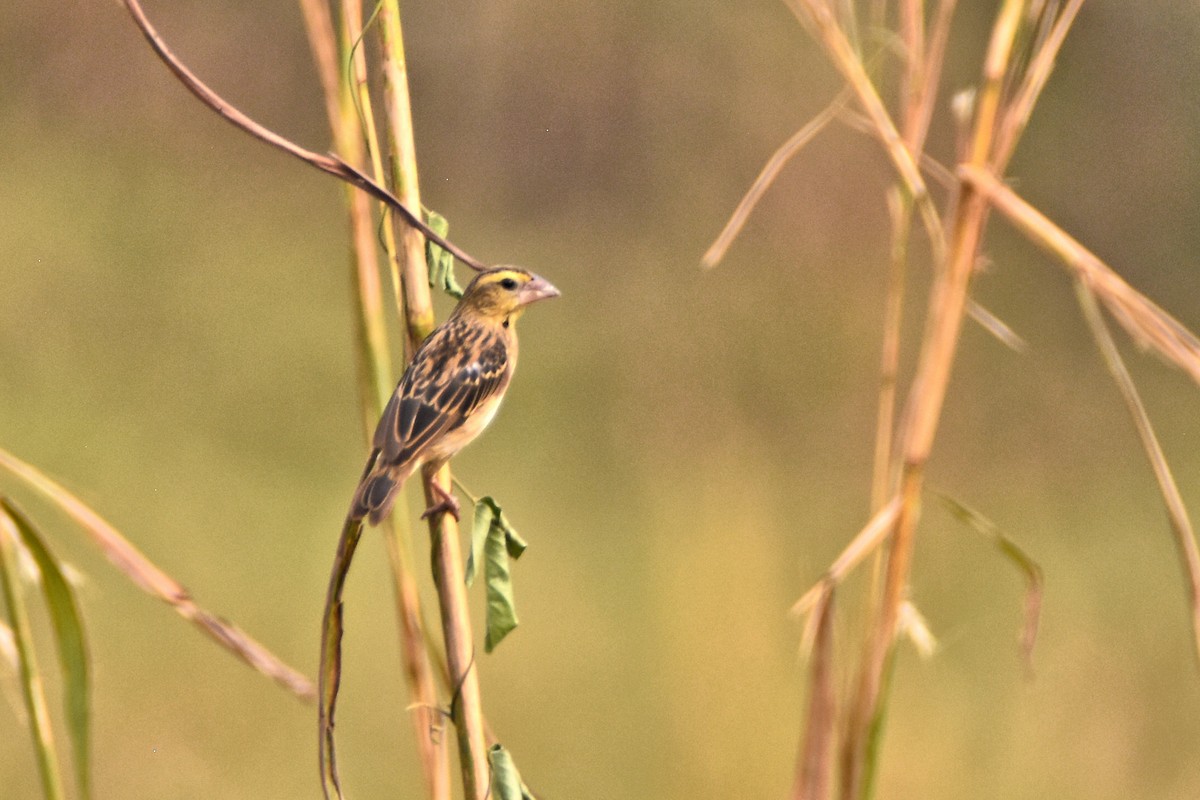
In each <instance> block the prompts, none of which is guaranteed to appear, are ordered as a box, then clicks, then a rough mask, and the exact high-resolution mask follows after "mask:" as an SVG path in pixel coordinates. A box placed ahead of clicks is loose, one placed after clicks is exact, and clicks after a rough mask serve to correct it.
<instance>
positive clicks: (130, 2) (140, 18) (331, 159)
mask: <svg viewBox="0 0 1200 800" xmlns="http://www.w3.org/2000/svg"><path fill="white" fill-rule="evenodd" d="M122 2H123V3H124V4H125V8H126V9H127V10H128V11H129V15H130V16H131V17H132V18H133V21H134V23H135V24H136V25H137V26H138V28H139V29H140V30H141V31H142V35H143V36H144V37H145V38H146V41H147V42H149V44H150V47H151V49H153V50H154V52H155V53H156V54H157V55H158V57H159V59H160V60H161V61H162V62H163V63H164V64H166V66H167V68H168V69H170V70H171V72H172V73H174V75H175V77H176V78H178V79H179V81H180V83H182V84H183V85H184V87H185V88H186V89H187V90H188V91H190V92H191V93H192V94H193V95H195V96H196V98H197V99H199V100H200V102H202V103H204V105H206V106H208V107H209V108H211V109H212V110H213V111H215V112H217V113H218V114H220V115H221V116H222V117H224V118H225V119H226V120H228V121H229V122H230V123H232V124H233V125H234V126H235V127H237V128H239V129H241V130H243V131H245V132H246V133H248V134H250V135H251V136H253V137H254V138H256V139H258V140H260V141H262V142H266V143H267V144H269V145H271V146H272V147H275V148H277V149H279V150H282V151H283V152H285V153H287V154H289V155H292V156H295V157H296V158H299V159H300V160H301V161H303V162H305V163H306V164H308V165H310V166H312V167H315V168H317V169H319V170H321V171H322V172H326V173H328V174H330V175H333V176H334V177H336V178H338V179H340V180H343V181H345V182H346V183H349V184H351V185H352V186H356V187H358V188H359V189H361V190H363V191H364V192H366V193H367V194H369V195H371V196H372V197H374V198H375V199H377V200H380V201H382V202H384V203H387V204H388V206H389V207H390V208H392V209H394V210H395V211H397V212H398V213H399V214H400V215H401V216H403V217H404V218H405V219H406V220H407V221H408V223H409V224H410V225H412V226H413V227H415V228H417V229H418V230H420V231H421V233H423V234H424V235H425V237H426V238H427V239H429V240H431V241H433V242H435V243H437V245H438V246H439V247H441V248H443V249H444V250H446V251H447V252H449V253H451V254H453V255H454V257H455V258H457V259H458V260H459V261H461V262H462V263H464V264H466V265H467V266H469V267H470V268H471V269H474V270H482V269H486V268H487V265H486V264H484V263H483V262H482V261H480V260H478V259H477V258H475V257H473V256H471V255H469V254H468V253H467V252H466V251H465V250H463V249H462V248H460V247H459V246H458V245H456V244H454V243H452V242H449V241H447V240H446V239H444V238H443V237H441V236H439V235H438V234H437V232H436V231H434V230H433V229H432V228H430V227H429V226H428V225H426V224H425V221H424V220H422V219H421V217H420V209H417V210H416V211H412V210H410V209H408V208H407V207H406V206H405V205H404V204H403V203H401V202H400V201H399V200H398V199H397V198H396V197H395V196H394V195H393V194H392V193H391V192H389V191H388V190H386V189H384V188H383V187H382V186H380V185H379V184H378V183H376V182H375V181H373V180H371V179H370V178H368V177H367V176H366V175H364V174H363V173H362V171H361V170H358V169H356V168H355V167H353V166H351V165H350V164H348V163H346V162H345V161H344V160H342V159H341V158H340V157H338V156H336V155H322V154H321V153H314V152H313V151H311V150H306V149H305V148H303V147H301V146H300V145H298V144H296V143H295V142H293V141H291V140H290V139H286V138H284V137H283V136H280V135H279V134H277V133H275V132H274V131H272V130H270V129H268V128H265V127H263V126H262V125H260V124H258V123H257V122H255V121H254V120H252V119H251V118H250V117H248V116H246V115H245V114H243V113H242V112H241V111H239V110H238V109H237V108H236V107H235V106H233V105H231V104H230V103H228V102H227V101H226V100H225V99H224V98H222V97H221V96H220V95H218V94H217V93H216V92H214V91H213V90H212V89H211V88H209V86H208V85H207V84H205V83H204V82H203V81H201V80H200V79H199V78H197V77H196V75H195V74H194V73H193V72H192V71H191V70H189V69H188V68H187V67H186V66H184V65H183V62H181V61H180V60H179V59H178V58H176V56H175V54H174V53H173V52H171V50H170V48H168V47H167V45H166V43H165V42H164V41H163V40H162V37H160V36H159V35H158V31H157V30H155V28H154V26H153V25H151V24H150V20H149V19H147V18H146V14H145V12H143V11H142V7H141V5H140V4H139V3H138V1H137V0H122Z"/></svg>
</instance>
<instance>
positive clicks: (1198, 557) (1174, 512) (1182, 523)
mask: <svg viewBox="0 0 1200 800" xmlns="http://www.w3.org/2000/svg"><path fill="white" fill-rule="evenodd" d="M1075 291H1076V294H1077V295H1078V297H1079V305H1080V307H1081V308H1082V309H1083V315H1084V318H1085V319H1086V320H1087V323H1088V328H1089V329H1090V330H1091V332H1092V336H1093V338H1095V340H1096V346H1097V347H1098V348H1099V349H1100V354H1101V355H1102V356H1103V357H1104V363H1105V365H1106V366H1107V367H1108V371H1109V372H1110V373H1111V374H1112V376H1113V380H1114V381H1115V382H1116V384H1117V388H1118V389H1119V390H1120V391H1121V397H1122V399H1124V401H1125V406H1126V408H1128V409H1129V415H1130V416H1131V417H1132V418H1133V424H1134V427H1135V428H1137V432H1138V438H1140V439H1141V440H1142V447H1143V448H1144V449H1145V451H1146V457H1147V458H1148V459H1150V466H1151V468H1152V469H1153V470H1154V477H1155V479H1156V480H1157V481H1158V488H1159V491H1160V492H1162V497H1163V502H1164V503H1165V504H1166V507H1167V517H1168V518H1169V519H1170V521H1171V531H1172V532H1173V533H1174V534H1175V544H1176V546H1177V547H1178V548H1179V561H1180V564H1181V565H1182V567H1183V574H1184V578H1185V580H1187V582H1188V594H1189V601H1190V605H1191V612H1192V639H1193V642H1194V644H1195V647H1196V657H1197V659H1198V663H1200V552H1198V551H1197V548H1196V534H1195V531H1193V530H1192V523H1191V520H1190V518H1189V517H1188V512H1187V507H1186V506H1185V505H1184V503H1183V496H1182V495H1181V494H1180V493H1179V487H1178V486H1177V485H1176V484H1175V478H1174V477H1173V476H1172V475H1171V466H1170V465H1169V464H1168V463H1167V458H1166V456H1165V455H1163V451H1162V446H1161V445H1160V444H1159V443H1158V436H1156V435H1155V433H1154V427H1153V426H1152V425H1151V424H1150V417H1149V415H1147V414H1146V408H1145V406H1143V405H1142V399H1141V397H1140V396H1139V395H1138V391H1137V386H1136V385H1135V384H1134V382H1133V378H1132V377H1131V376H1130V374H1129V370H1128V369H1126V367H1125V362H1124V361H1123V360H1122V358H1121V354H1120V352H1119V351H1118V350H1117V345H1116V343H1115V342H1113V338H1112V334H1110V333H1109V331H1108V326H1107V325H1105V324H1104V317H1103V316H1101V314H1100V308H1099V306H1098V305H1097V304H1096V296H1095V295H1094V294H1093V293H1092V290H1091V288H1090V287H1089V286H1088V285H1087V284H1086V283H1084V282H1083V281H1081V280H1077V281H1076V282H1075Z"/></svg>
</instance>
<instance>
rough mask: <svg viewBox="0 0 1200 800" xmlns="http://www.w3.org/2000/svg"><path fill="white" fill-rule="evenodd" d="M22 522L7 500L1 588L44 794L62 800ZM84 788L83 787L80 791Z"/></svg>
mask: <svg viewBox="0 0 1200 800" xmlns="http://www.w3.org/2000/svg"><path fill="white" fill-rule="evenodd" d="M22 523H26V525H25V526H24V527H29V526H28V525H27V521H26V520H24V518H22V519H21V521H20V522H18V520H17V518H16V517H14V516H13V515H12V512H11V506H10V505H9V504H8V502H7V501H4V502H3V509H2V510H0V588H2V589H3V593H4V602H5V605H6V606H7V607H8V617H9V622H10V623H11V625H12V632H13V643H14V644H15V645H16V650H17V664H18V667H19V669H18V672H19V673H20V679H21V693H22V695H23V697H24V699H25V710H26V712H27V713H28V714H29V732H30V734H31V735H32V736H33V747H34V752H35V754H36V755H37V762H38V772H39V774H40V775H41V778H42V793H43V795H44V796H45V797H46V798H47V800H59V799H60V798H63V797H65V794H64V792H63V781H62V775H61V772H60V770H59V766H58V754H57V753H56V752H55V750H54V732H53V730H52V728H51V725H50V710H49V708H48V707H47V704H46V693H45V690H44V689H43V681H42V672H41V670H40V669H39V667H38V663H37V654H36V652H35V649H34V644H33V630H32V627H31V626H30V623H29V611H28V609H27V608H26V606H25V600H24V597H23V596H22V594H21V577H20V568H19V566H18V564H17V561H18V553H19V550H18V545H17V542H18V539H20V540H22V541H23V540H24V539H25V531H24V530H23V529H22V528H23V526H22ZM30 530H32V528H30ZM35 538H36V534H35ZM46 583H48V581H47V580H43V585H45V584H46ZM82 788H83V787H82V786H81V791H82Z"/></svg>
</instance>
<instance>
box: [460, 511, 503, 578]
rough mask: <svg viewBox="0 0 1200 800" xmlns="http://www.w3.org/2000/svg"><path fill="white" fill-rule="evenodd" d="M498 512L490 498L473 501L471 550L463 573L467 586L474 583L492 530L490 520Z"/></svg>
mask: <svg viewBox="0 0 1200 800" xmlns="http://www.w3.org/2000/svg"><path fill="white" fill-rule="evenodd" d="M499 511H500V507H499V506H497V505H496V501H495V500H493V499H492V498H490V497H481V498H480V499H478V500H476V501H475V514H474V517H473V519H472V522H471V550H470V552H469V553H467V568H466V571H465V577H466V579H467V586H471V585H472V584H474V583H475V571H476V565H477V564H478V563H479V559H480V557H481V556H482V555H483V545H484V542H485V541H487V537H488V533H489V532H490V531H491V529H492V520H493V519H494V518H495V516H496V514H497V513H498V512H499Z"/></svg>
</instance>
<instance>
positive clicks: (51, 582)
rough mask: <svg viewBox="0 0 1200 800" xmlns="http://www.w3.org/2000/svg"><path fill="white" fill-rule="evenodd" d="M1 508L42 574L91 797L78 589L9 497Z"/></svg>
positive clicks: (71, 725) (70, 730)
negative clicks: (69, 580)
mask: <svg viewBox="0 0 1200 800" xmlns="http://www.w3.org/2000/svg"><path fill="white" fill-rule="evenodd" d="M0 507H2V508H3V510H4V513H5V514H6V515H7V516H8V518H9V519H10V520H11V521H12V522H13V524H14V526H15V528H16V531H17V533H18V534H20V537H21V543H22V544H23V545H24V546H25V550H26V551H27V552H28V553H29V554H30V555H32V556H33V560H34V561H35V562H36V563H37V567H38V572H39V573H40V574H41V584H42V595H43V597H44V598H45V601H46V608H47V609H48V610H49V612H50V621H51V623H52V625H53V627H54V638H55V643H56V644H57V649H58V661H59V665H60V667H61V669H62V681H63V706H64V710H65V718H66V721H67V734H68V735H69V736H70V737H71V745H72V753H73V755H74V759H73V760H74V763H75V781H76V785H77V786H78V788H79V794H80V796H81V797H84V798H88V797H91V775H90V772H89V770H88V764H89V753H90V746H89V739H88V731H89V704H90V699H89V695H90V680H89V675H88V672H89V669H88V653H87V645H86V642H85V639H84V635H83V619H82V617H81V616H80V614H79V604H78V603H77V602H76V599H75V590H74V589H73V588H72V587H71V584H70V583H68V582H67V579H66V577H65V576H64V575H63V572H62V569H61V568H60V567H59V564H58V560H57V559H56V558H55V557H54V556H53V555H52V554H51V553H50V550H49V549H48V548H47V547H46V545H45V543H44V542H43V541H42V536H41V534H39V533H38V531H37V529H36V528H35V527H34V526H33V523H32V522H31V521H30V520H29V518H28V517H27V516H25V514H24V513H22V512H21V510H20V509H19V508H17V507H16V506H15V505H14V504H13V503H12V501H11V500H9V499H8V498H7V497H0Z"/></svg>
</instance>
